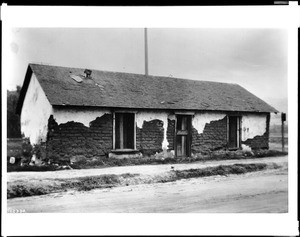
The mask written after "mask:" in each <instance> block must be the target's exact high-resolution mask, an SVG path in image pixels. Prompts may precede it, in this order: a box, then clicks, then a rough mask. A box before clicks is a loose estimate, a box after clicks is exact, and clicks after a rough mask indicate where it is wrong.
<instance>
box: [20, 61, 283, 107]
mask: <svg viewBox="0 0 300 237" xmlns="http://www.w3.org/2000/svg"><path fill="white" fill-rule="evenodd" d="M32 73H34V75H35V76H36V78H37V80H38V81H39V83H40V85H41V87H42V88H43V90H44V92H45V94H46V96H47V98H48V100H49V102H50V104H52V105H54V106H65V105H68V106H96V107H110V108H111V107H117V108H132V109H133V108H135V109H137V108H138V109H174V110H210V111H212V110H213V111H245V112H246V111H247V112H278V111H277V110H276V109H274V108H273V107H271V106H270V105H268V104H267V103H266V102H264V101H263V100H261V99H259V98H258V97H256V96H255V95H253V94H252V93H250V92H249V91H247V90H246V89H244V88H243V87H241V86H239V85H237V84H230V83H219V82H210V81H198V80H187V79H179V78H173V77H172V78H170V77H161V76H146V75H142V74H133V73H122V72H109V71H99V70H92V74H91V76H90V78H84V69H80V68H68V67H58V66H48V65H40V64H29V66H28V70H27V73H26V76H25V81H24V85H23V88H22V91H21V96H20V101H19V106H18V107H19V110H21V107H22V104H23V100H24V97H25V94H26V90H27V88H28V85H29V80H30V78H31V74H32ZM74 76H75V79H73V78H74ZM72 77H73V78H72ZM76 78H77V79H78V78H79V79H80V78H81V79H82V82H77V81H76Z"/></svg>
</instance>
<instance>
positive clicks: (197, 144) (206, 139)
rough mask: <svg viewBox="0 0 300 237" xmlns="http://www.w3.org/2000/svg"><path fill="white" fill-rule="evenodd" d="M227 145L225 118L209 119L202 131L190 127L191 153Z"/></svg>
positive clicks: (221, 147)
mask: <svg viewBox="0 0 300 237" xmlns="http://www.w3.org/2000/svg"><path fill="white" fill-rule="evenodd" d="M226 147H227V118H226V117H225V118H223V119H221V120H217V121H211V122H210V123H207V124H206V125H205V127H204V130H203V133H200V134H199V133H198V131H197V130H196V129H195V128H194V127H192V146H191V148H192V153H201V152H205V151H208V150H210V151H213V150H218V149H223V148H226Z"/></svg>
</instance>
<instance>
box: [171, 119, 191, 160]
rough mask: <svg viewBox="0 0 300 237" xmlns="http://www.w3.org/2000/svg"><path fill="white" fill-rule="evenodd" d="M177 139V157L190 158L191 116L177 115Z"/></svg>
mask: <svg viewBox="0 0 300 237" xmlns="http://www.w3.org/2000/svg"><path fill="white" fill-rule="evenodd" d="M175 133H176V138H175V155H176V156H177V157H189V156H190V155H191V116H190V115H177V122H176V132H175Z"/></svg>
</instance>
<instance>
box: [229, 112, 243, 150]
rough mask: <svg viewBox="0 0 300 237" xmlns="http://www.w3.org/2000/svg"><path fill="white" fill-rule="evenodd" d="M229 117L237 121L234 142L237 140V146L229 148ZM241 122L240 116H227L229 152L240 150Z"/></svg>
mask: <svg viewBox="0 0 300 237" xmlns="http://www.w3.org/2000/svg"><path fill="white" fill-rule="evenodd" d="M230 117H235V118H236V119H237V126H236V130H237V131H236V140H237V142H236V143H237V146H236V147H230V146H229V145H230V144H229V136H230V135H229V134H230V122H229V120H230ZM241 121H242V116H241V115H227V147H228V149H229V150H237V149H240V148H241V137H242V129H241Z"/></svg>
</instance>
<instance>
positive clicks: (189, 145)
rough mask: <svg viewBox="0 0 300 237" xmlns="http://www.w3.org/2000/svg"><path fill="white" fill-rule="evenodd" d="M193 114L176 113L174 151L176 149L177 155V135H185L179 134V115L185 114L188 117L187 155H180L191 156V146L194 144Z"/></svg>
mask: <svg viewBox="0 0 300 237" xmlns="http://www.w3.org/2000/svg"><path fill="white" fill-rule="evenodd" d="M192 115H193V114H191V113H175V133H174V151H175V157H178V155H177V136H184V135H177V132H178V130H177V118H178V116H185V117H187V132H188V134H187V135H186V137H187V139H186V156H180V157H190V156H191V146H192Z"/></svg>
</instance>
